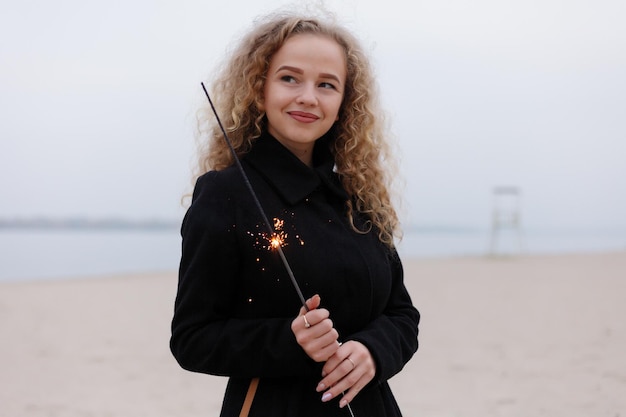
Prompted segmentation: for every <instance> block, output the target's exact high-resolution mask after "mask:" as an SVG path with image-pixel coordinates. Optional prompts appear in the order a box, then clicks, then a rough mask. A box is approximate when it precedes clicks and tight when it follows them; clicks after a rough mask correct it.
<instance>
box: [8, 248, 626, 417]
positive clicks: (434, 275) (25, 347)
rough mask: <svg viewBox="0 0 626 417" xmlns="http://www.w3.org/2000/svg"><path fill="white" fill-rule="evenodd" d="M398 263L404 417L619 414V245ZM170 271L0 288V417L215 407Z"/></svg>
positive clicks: (624, 305)
mask: <svg viewBox="0 0 626 417" xmlns="http://www.w3.org/2000/svg"><path fill="white" fill-rule="evenodd" d="M404 262H405V274H406V283H407V286H408V288H409V290H410V292H411V294H412V296H413V299H414V302H415V304H416V305H417V307H418V308H419V310H420V311H421V313H422V323H421V326H420V328H421V333H420V344H421V346H420V350H419V351H418V352H417V354H416V356H415V357H414V358H413V360H412V361H411V362H410V363H409V364H408V365H407V366H406V368H405V369H404V370H403V371H402V372H401V373H400V374H399V375H397V376H396V377H394V378H393V379H392V380H391V384H392V387H393V389H394V391H395V393H396V396H397V398H398V402H399V403H400V406H401V409H402V410H403V413H404V415H405V416H406V417H486V416H518V417H519V416H523V417H526V416H568V417H590V416H603V417H618V416H619V417H624V416H626V394H625V393H626V353H625V352H626V319H625V317H626V252H620V253H608V254H584V255H583V254H580V255H558V256H556V255H550V256H528V257H527V256H521V257H506V258H458V259H433V260H407V259H405V260H404ZM176 279H177V278H176V274H175V273H174V272H172V273H162V274H145V275H132V276H119V277H101V278H87V279H72V280H57V281H47V282H24V283H3V284H0V330H1V335H2V343H0V416H1V417H35V416H58V417H78V416H82V417H105V416H106V417H118V416H119V417H122V416H124V417H129V416H135V417H143V416H150V417H161V416H163V417H165V416H186V417H195V416H197V417H200V416H203V417H204V416H217V415H218V412H219V408H220V403H221V398H222V394H223V389H224V386H225V379H223V378H219V377H213V376H207V375H199V374H193V373H189V372H186V371H184V370H182V369H180V368H179V367H178V365H177V364H176V362H175V360H174V359H173V357H172V356H171V354H170V352H169V349H168V340H169V325H170V319H171V314H172V305H173V299H174V296H175V289H176ZM357 417H362V416H357Z"/></svg>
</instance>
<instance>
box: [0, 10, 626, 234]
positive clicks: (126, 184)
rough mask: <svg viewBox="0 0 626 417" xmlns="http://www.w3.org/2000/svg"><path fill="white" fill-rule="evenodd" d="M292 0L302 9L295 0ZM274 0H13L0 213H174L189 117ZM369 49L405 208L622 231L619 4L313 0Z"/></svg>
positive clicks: (624, 51) (188, 142)
mask: <svg viewBox="0 0 626 417" xmlns="http://www.w3.org/2000/svg"><path fill="white" fill-rule="evenodd" d="M300 3H302V2H300ZM283 4H289V2H284V1H271V0H264V1H258V0H230V1H226V2H217V1H211V0H204V1H192V0H188V1H185V0H182V1H176V2H174V1H169V2H164V1H158V2H157V1H135V0H127V1H85V0H81V1H78V0H70V1H61V0H57V1H53V2H49V1H21V2H11V5H10V6H9V5H5V6H4V7H3V8H2V9H3V11H2V14H0V60H1V65H0V114H1V115H2V119H1V123H0V199H1V200H0V217H9V218H10V217H18V216H19V217H32V216H40V215H45V216H91V217H102V216H124V217H131V218H138V219H139V218H164V219H174V220H176V219H179V218H180V217H181V216H182V213H183V208H181V205H180V196H181V195H182V194H183V193H184V192H185V191H188V186H189V175H190V173H189V168H190V162H191V160H192V153H193V128H194V122H193V118H194V116H193V114H194V111H195V109H196V106H197V104H198V103H199V100H201V99H202V96H201V89H200V82H201V81H205V82H209V83H210V81H211V80H210V79H208V77H209V74H210V73H211V70H212V68H213V67H214V65H215V64H216V63H218V62H219V61H220V60H221V58H222V56H223V54H224V51H225V49H226V48H227V47H228V46H230V45H232V42H233V40H234V39H235V38H236V36H237V35H239V34H241V33H242V31H244V30H245V29H246V28H248V27H249V26H250V25H251V23H252V20H253V19H254V17H256V16H259V15H260V14H264V13H266V12H268V11H271V10H273V9H275V8H276V7H278V6H280V5H283ZM326 6H327V8H328V9H330V10H331V11H334V12H336V13H337V15H338V17H339V20H340V21H342V22H344V23H345V24H346V25H347V26H348V27H350V28H352V29H353V30H354V31H355V32H356V33H357V36H358V37H359V38H360V39H361V40H362V41H363V43H364V45H365V46H366V48H367V49H368V51H369V53H370V55H371V57H372V59H373V63H374V65H375V68H376V71H377V73H378V75H379V83H380V87H381V91H382V95H383V100H384V103H385V106H386V108H387V111H388V113H389V114H390V116H391V121H392V126H393V131H394V134H395V136H396V137H397V140H398V145H399V147H400V149H401V157H402V173H403V177H404V181H405V187H404V190H405V193H404V194H405V197H406V198H405V200H406V203H407V209H406V213H405V215H404V218H405V221H406V222H407V223H414V224H419V225H467V226H479V227H480V226H485V225H486V224H487V222H488V220H489V215H490V210H491V204H492V201H491V189H492V187H494V186H497V185H514V186H519V187H520V188H521V189H522V193H523V194H522V195H523V219H524V222H525V224H526V225H528V226H529V227H557V228H606V229H612V228H615V227H619V228H622V229H626V214H625V213H626V77H625V74H626V25H624V21H626V2H624V1H623V0H614V1H610V0H593V1H592V0H588V1H580V0H569V1H557V0H542V1H528V0H525V1H521V0H520V1H502V0H493V1H488V0H474V1H461V0H453V1H445V0H429V1H398V0H385V1H363V0H358V1H357V0H352V1H340V0H336V1H331V0H328V1H326Z"/></svg>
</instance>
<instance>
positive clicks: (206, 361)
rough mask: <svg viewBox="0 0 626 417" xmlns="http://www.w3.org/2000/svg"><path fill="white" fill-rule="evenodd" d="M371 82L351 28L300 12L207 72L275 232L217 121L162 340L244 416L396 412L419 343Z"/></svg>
mask: <svg viewBox="0 0 626 417" xmlns="http://www.w3.org/2000/svg"><path fill="white" fill-rule="evenodd" d="M374 85H375V82H374V80H373V77H372V75H371V70H370V67H369V64H368V61H367V59H366V57H365V56H364V54H363V52H362V50H361V48H360V47H359V45H358V43H357V42H356V40H355V39H354V38H353V37H352V36H351V35H350V34H349V33H348V32H346V31H345V30H344V29H342V28H340V27H338V26H336V25H334V24H331V23H323V22H322V21H321V20H316V19H308V18H302V17H297V16H274V17H271V18H268V19H266V21H264V22H263V23H262V24H258V25H257V26H256V28H255V30H253V31H252V32H251V33H250V34H248V36H247V37H245V38H244V39H243V41H242V42H241V44H240V46H239V48H238V49H237V50H235V52H234V53H233V56H232V58H231V59H230V61H229V63H228V64H227V65H226V66H225V67H224V68H223V70H222V73H221V76H220V77H218V79H217V80H216V82H215V83H214V88H213V99H214V100H215V102H216V103H217V105H218V111H219V113H220V115H221V116H222V117H223V123H224V126H225V127H226V129H227V131H228V135H229V138H230V139H231V141H232V143H233V146H234V148H235V150H236V152H237V154H238V157H239V158H240V159H241V163H242V165H243V168H244V170H245V172H246V176H247V177H248V178H249V181H250V183H251V185H252V187H253V189H254V191H255V193H256V195H257V196H258V199H259V201H260V203H261V206H262V207H263V210H264V211H265V214H266V215H267V217H268V218H269V219H272V222H273V223H274V224H273V226H274V232H275V233H273V234H272V235H270V234H269V233H267V232H266V228H265V226H264V224H263V220H262V219H263V217H262V215H261V214H260V213H259V211H258V209H257V206H256V205H255V203H254V200H253V197H252V196H251V194H250V193H249V191H248V189H247V188H246V185H245V182H244V179H243V177H242V174H241V173H240V172H239V171H238V170H237V168H236V166H235V165H234V159H233V157H232V155H231V154H230V153H229V152H230V151H229V148H228V147H227V145H226V143H225V142H224V138H223V135H222V133H221V131H220V130H219V128H218V127H217V126H215V125H213V127H212V130H210V132H209V142H208V143H209V145H208V147H207V148H205V150H204V151H203V152H201V156H200V163H199V166H200V174H201V175H200V176H199V178H198V179H197V182H196V186H195V189H194V194H193V200H192V204H191V206H190V207H189V210H188V212H187V214H186V216H185V219H184V221H183V225H182V236H183V251H182V258H181V264H180V274H179V286H178V294H177V297H176V303H175V313H174V318H173V322H172V338H171V349H172V352H173V354H174V356H175V357H176V359H177V360H178V362H179V363H180V365H181V366H182V367H183V368H185V369H188V370H190V371H195V372H203V373H208V374H213V375H224V376H228V377H230V379H229V382H228V386H227V389H226V393H225V397H224V403H223V407H222V413H221V416H222V417H229V416H239V415H240V413H241V410H242V408H244V410H246V408H247V407H249V406H250V400H252V402H251V408H250V409H249V413H250V414H249V415H250V416H289V417H294V416H346V415H350V414H349V413H350V412H352V413H353V414H354V415H355V416H356V417H365V416H400V415H401V414H400V411H399V409H398V406H397V404H396V401H395V399H394V397H393V395H392V393H391V391H390V389H389V386H388V384H387V382H386V381H387V380H388V379H389V378H390V377H391V376H393V375H394V374H396V373H397V372H399V371H400V370H401V369H402V367H403V366H404V365H405V364H406V362H407V361H408V360H409V359H410V358H411V357H412V355H413V354H414V352H415V351H416V350H417V332H418V330H417V325H418V321H419V313H418V312H417V310H416V309H415V308H414V307H413V305H412V303H411V299H410V297H409V295H408V293H407V291H406V288H405V286H404V284H403V273H402V265H401V262H400V260H399V258H398V256H397V253H396V251H395V249H394V235H395V234H397V232H398V230H397V229H398V220H397V216H396V212H395V211H394V208H393V206H392V204H391V201H390V196H389V191H388V177H389V173H388V172H386V171H385V169H384V167H385V165H383V164H382V163H381V161H382V160H383V159H384V158H386V157H388V155H387V149H388V146H387V144H386V142H385V136H384V132H383V129H382V127H381V125H382V121H381V120H379V117H378V113H377V107H376V97H375V91H374V90H373V86H374ZM276 245H280V246H281V248H282V250H283V252H284V254H285V256H286V258H287V259H288V261H289V263H290V265H291V268H292V270H293V272H294V274H295V277H296V279H297V281H298V282H299V285H300V287H301V288H302V292H303V293H304V294H305V296H307V297H309V298H308V300H307V302H306V303H307V309H306V310H305V309H304V308H303V307H300V302H299V298H298V297H297V295H296V292H295V291H294V288H293V286H292V284H291V281H290V279H289V276H288V274H287V272H286V269H285V267H284V266H283V264H282V263H281V259H280V257H279V255H278V253H277V252H276V248H275V246H276ZM307 310H308V311H307ZM257 383H258V385H257ZM246 396H248V400H246ZM244 403H245V405H244ZM348 405H349V406H348Z"/></svg>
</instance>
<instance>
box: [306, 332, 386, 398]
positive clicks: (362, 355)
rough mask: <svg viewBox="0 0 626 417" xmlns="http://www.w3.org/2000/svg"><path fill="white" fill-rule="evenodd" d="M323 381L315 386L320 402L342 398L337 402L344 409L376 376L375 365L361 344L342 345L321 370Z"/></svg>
mask: <svg viewBox="0 0 626 417" xmlns="http://www.w3.org/2000/svg"><path fill="white" fill-rule="evenodd" d="M322 372H323V375H324V377H323V379H322V380H321V381H320V383H319V384H318V386H317V391H318V392H322V391H324V394H323V395H322V401H324V402H325V401H330V400H331V399H333V398H335V397H337V396H343V397H342V399H341V401H340V402H339V405H340V407H345V406H346V405H347V404H348V403H350V401H352V400H353V399H354V397H356V395H357V394H358V393H359V392H360V391H361V390H362V389H363V388H364V387H365V386H366V385H367V384H368V383H369V382H370V381H371V380H372V379H374V376H375V375H376V364H375V362H374V359H373V358H372V355H371V354H370V352H369V350H368V349H367V348H366V347H365V346H364V345H363V344H361V343H359V342H355V341H350V342H346V343H344V344H343V345H342V346H341V347H340V348H339V349H338V350H337V352H336V353H335V354H334V355H333V356H332V357H331V358H329V359H328V361H327V362H326V364H325V365H324V368H323V371H322Z"/></svg>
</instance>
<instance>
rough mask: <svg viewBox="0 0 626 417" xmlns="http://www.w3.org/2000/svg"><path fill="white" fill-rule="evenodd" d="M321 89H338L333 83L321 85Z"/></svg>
mask: <svg viewBox="0 0 626 417" xmlns="http://www.w3.org/2000/svg"><path fill="white" fill-rule="evenodd" d="M320 87H322V88H332V89H336V88H335V86H334V85H333V84H331V83H321V84H320Z"/></svg>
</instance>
